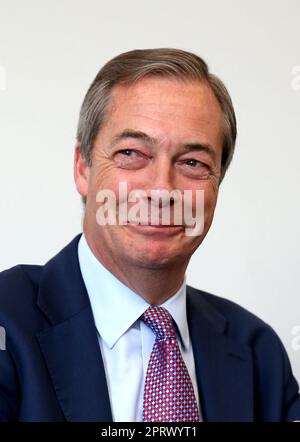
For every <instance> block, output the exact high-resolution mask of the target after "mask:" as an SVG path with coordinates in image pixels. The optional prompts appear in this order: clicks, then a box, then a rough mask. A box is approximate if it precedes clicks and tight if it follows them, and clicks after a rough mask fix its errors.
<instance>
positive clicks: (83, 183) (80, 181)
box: [74, 143, 90, 196]
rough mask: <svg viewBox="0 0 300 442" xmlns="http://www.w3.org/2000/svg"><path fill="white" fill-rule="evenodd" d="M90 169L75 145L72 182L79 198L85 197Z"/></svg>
mask: <svg viewBox="0 0 300 442" xmlns="http://www.w3.org/2000/svg"><path fill="white" fill-rule="evenodd" d="M89 175H90V167H89V166H88V165H87V163H86V160H85V159H84V158H83V157H82V155H81V153H80V150H79V145H78V143H76V145H75V153H74V180H75V184H76V188H77V190H78V192H79V193H80V195H81V196H87V193H88V183H89Z"/></svg>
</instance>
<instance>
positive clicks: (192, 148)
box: [112, 129, 216, 160]
mask: <svg viewBox="0 0 300 442" xmlns="http://www.w3.org/2000/svg"><path fill="white" fill-rule="evenodd" d="M126 138H133V139H136V140H141V141H144V142H146V143H147V144H150V145H154V144H157V143H158V140H157V139H156V138H153V137H150V136H149V135H148V134H146V133H145V132H142V131H139V130H133V129H125V130H123V131H122V132H120V133H119V134H117V135H115V136H114V137H113V140H112V146H114V145H116V144H117V143H119V142H120V141H122V140H124V139H126ZM180 146H181V148H182V149H183V150H184V151H185V152H205V153H207V154H208V155H209V156H211V157H212V158H213V159H214V160H215V159H216V152H215V150H214V149H213V147H212V146H211V145H210V144H207V143H199V142H191V143H184V144H181V145H180Z"/></svg>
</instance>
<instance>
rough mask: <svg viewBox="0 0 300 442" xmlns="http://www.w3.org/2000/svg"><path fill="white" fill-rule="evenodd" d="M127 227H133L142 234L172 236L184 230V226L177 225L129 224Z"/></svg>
mask: <svg viewBox="0 0 300 442" xmlns="http://www.w3.org/2000/svg"><path fill="white" fill-rule="evenodd" d="M126 226H127V227H131V228H133V229H135V230H136V231H138V232H141V233H149V234H168V235H170V234H171V235H172V234H175V233H178V232H180V231H182V230H183V228H184V226H183V225H176V224H140V223H136V222H128V223H127V224H126Z"/></svg>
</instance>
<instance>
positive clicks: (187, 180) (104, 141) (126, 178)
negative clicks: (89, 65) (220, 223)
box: [77, 77, 223, 268]
mask: <svg viewBox="0 0 300 442" xmlns="http://www.w3.org/2000/svg"><path fill="white" fill-rule="evenodd" d="M222 142H223V132H222V113H221V109H220V106H219V104H218V101H217V99H216V98H215V96H214V94H213V92H212V91H211V90H210V88H209V87H208V86H207V85H206V84H205V83H200V82H185V83H184V82H180V81H178V80H174V79H166V78H154V77H153V78H145V79H143V80H140V81H138V82H136V83H135V84H131V85H119V86H116V87H115V88H114V89H113V92H112V99H111V105H110V108H109V111H108V115H107V120H106V123H105V124H104V126H103V127H102V129H101V130H100V131H99V133H98V135H97V137H96V140H95V143H94V148H93V152H92V166H91V168H87V169H86V170H87V173H86V176H87V178H86V187H85V190H84V191H83V190H82V187H80V186H78V183H77V188H78V190H79V191H80V193H81V194H86V195H87V204H86V213H85V221H84V229H85V233H86V234H87V235H88V238H89V242H90V243H91V242H92V244H93V249H94V251H95V250H96V252H97V255H98V256H99V257H102V258H103V259H104V260H105V259H106V258H109V260H110V262H114V263H115V264H116V265H119V266H120V265H121V264H120V263H123V264H125V263H127V264H130V265H135V266H141V267H148V268H158V267H162V266H166V265H168V266H170V265H176V264H177V265H178V264H179V263H180V264H181V265H183V264H186V265H187V263H188V260H189V258H190V256H191V255H192V253H193V252H194V251H195V250H196V249H197V247H198V246H199V244H200V243H201V242H202V241H203V239H204V237H205V235H206V233H207V231H208V229H209V227H210V225H211V222H212V219H213V213H214V209H215V205H216V201H217V194H218V185H219V176H220V168H221V154H222ZM199 146H200V147H199ZM203 146H204V148H203ZM120 182H126V183H127V188H128V193H130V191H131V190H133V189H140V190H142V191H145V192H147V195H149V201H150V192H151V190H155V189H160V190H161V189H165V190H168V191H171V190H174V189H178V190H180V191H181V192H182V193H183V192H184V191H185V190H191V191H192V195H193V204H195V194H196V190H197V189H199V190H203V191H204V230H203V232H202V234H201V235H200V236H187V235H186V233H185V226H184V225H182V226H179V227H178V226H177V227H174V226H170V227H153V226H145V225H144V226H141V225H132V224H126V225H118V224H117V225H106V226H101V225H99V224H98V223H97V220H96V212H97V209H98V208H99V203H97V201H96V195H97V193H98V192H99V190H101V189H111V190H113V191H114V192H115V194H116V197H118V190H119V183H120ZM117 203H118V200H117ZM128 207H130V204H128ZM171 213H172V211H171ZM171 222H172V221H171Z"/></svg>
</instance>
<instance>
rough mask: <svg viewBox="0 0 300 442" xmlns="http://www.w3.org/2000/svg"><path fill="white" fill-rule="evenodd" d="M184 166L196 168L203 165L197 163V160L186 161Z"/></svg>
mask: <svg viewBox="0 0 300 442" xmlns="http://www.w3.org/2000/svg"><path fill="white" fill-rule="evenodd" d="M186 164H187V165H188V166H192V167H196V166H198V165H200V166H201V165H203V163H201V162H200V161H198V160H186Z"/></svg>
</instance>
